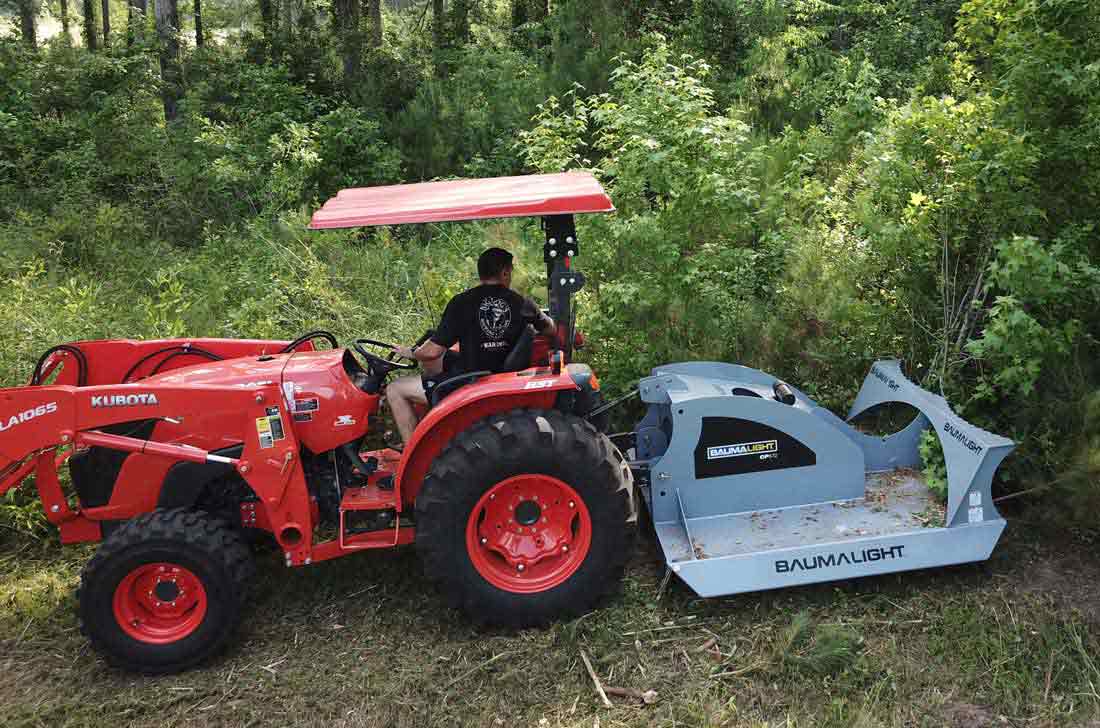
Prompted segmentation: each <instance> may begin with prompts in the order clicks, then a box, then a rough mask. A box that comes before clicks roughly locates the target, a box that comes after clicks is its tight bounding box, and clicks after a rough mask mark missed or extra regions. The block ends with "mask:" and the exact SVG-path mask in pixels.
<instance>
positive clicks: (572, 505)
mask: <svg viewBox="0 0 1100 728" xmlns="http://www.w3.org/2000/svg"><path fill="white" fill-rule="evenodd" d="M569 507H570V508H576V507H577V504H576V503H574V502H573V501H569Z"/></svg>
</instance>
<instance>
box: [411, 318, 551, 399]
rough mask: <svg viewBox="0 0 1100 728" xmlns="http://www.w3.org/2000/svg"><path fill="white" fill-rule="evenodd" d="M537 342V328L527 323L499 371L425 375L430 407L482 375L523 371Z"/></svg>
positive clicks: (425, 388)
mask: <svg viewBox="0 0 1100 728" xmlns="http://www.w3.org/2000/svg"><path fill="white" fill-rule="evenodd" d="M534 344H535V329H534V327H533V326H531V325H527V326H525V327H524V329H523V333H521V334H520V336H519V338H518V339H517V340H516V343H515V344H514V345H513V346H512V349H511V350H510V351H509V352H508V356H507V357H505V359H504V365H503V366H502V367H501V368H500V371H498V372H491V371H488V370H486V371H480V372H465V373H463V374H456V375H454V376H448V375H447V373H446V372H444V373H443V374H439V375H436V376H435V377H424V394H425V395H426V396H427V398H428V409H431V408H432V407H435V406H436V405H437V404H439V403H440V402H441V401H442V400H443V398H444V397H446V396H447V395H448V394H450V393H451V392H454V391H455V390H456V389H459V388H460V387H463V386H465V385H467V384H470V383H471V382H476V381H477V380H478V379H481V378H482V377H487V376H489V375H490V374H503V373H506V372H521V371H523V370H524V369H526V368H527V367H529V366H530V365H531V350H532V349H533V347H534Z"/></svg>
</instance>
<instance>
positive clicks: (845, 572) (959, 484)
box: [635, 361, 1013, 597]
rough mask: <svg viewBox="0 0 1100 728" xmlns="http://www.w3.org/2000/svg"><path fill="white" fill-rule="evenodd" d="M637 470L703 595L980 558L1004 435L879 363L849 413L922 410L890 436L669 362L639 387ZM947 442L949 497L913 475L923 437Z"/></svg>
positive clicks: (749, 373)
mask: <svg viewBox="0 0 1100 728" xmlns="http://www.w3.org/2000/svg"><path fill="white" fill-rule="evenodd" d="M639 390H640V394H641V398H642V401H643V402H646V403H647V404H648V405H649V409H648V410H647V412H646V417H645V418H644V419H643V420H642V422H641V423H639V427H638V431H637V433H636V444H637V447H636V453H635V455H636V460H635V465H636V467H637V468H638V472H639V474H640V475H642V476H643V477H642V478H641V479H640V480H639V482H640V484H641V491H642V494H643V496H644V498H645V501H646V505H647V506H648V508H649V511H650V514H651V515H652V517H653V522H654V524H655V528H656V531H657V537H658V540H659V542H660V544H661V548H662V549H663V551H664V555H665V559H666V560H667V562H668V565H669V568H671V569H672V571H673V573H675V574H676V575H677V576H679V577H680V578H681V579H682V580H683V581H684V582H685V583H687V584H688V585H689V586H690V587H691V588H692V589H694V590H695V591H696V592H697V593H698V594H699V595H700V596H704V597H708V596H718V595H722V594H737V593H740V592H747V591H758V590H763V589H775V588H779V587H786V586H793V585H796V584H810V583H813V582H822V581H832V580H836V579H849V578H854V577H859V576H869V575H872V574H883V573H888V572H893V571H906V570H909V569H922V568H927V567H931V566H943V565H947V564H959V563H965V562H969V561H982V560H984V559H987V558H989V555H990V553H991V552H992V551H993V547H994V546H995V545H996V543H997V539H998V538H999V537H1000V535H1001V532H1002V531H1003V530H1004V526H1005V522H1004V520H1003V519H1002V518H1001V517H1000V514H998V513H997V510H996V508H994V507H993V503H992V502H991V498H990V482H991V479H992V476H993V472H994V471H995V470H996V468H997V465H998V464H999V463H1000V462H1001V460H1002V459H1003V458H1004V457H1005V455H1007V454H1008V453H1009V451H1011V449H1012V446H1013V443H1012V442H1011V441H1009V440H1006V439H1005V438H1003V437H999V436H997V435H994V434H992V433H988V432H985V431H984V430H981V429H979V428H977V427H974V426H973V425H971V424H970V423H968V422H966V421H964V420H962V419H961V418H960V417H959V416H958V415H956V414H955V413H954V412H953V411H951V408H950V407H949V406H948V404H947V402H946V401H944V400H943V398H942V397H939V396H937V395H934V394H932V393H930V392H926V391H925V390H923V389H921V388H920V387H917V386H916V385H915V384H913V383H912V382H910V381H909V380H907V379H906V378H905V377H904V375H903V374H902V373H901V369H900V367H899V365H898V363H897V362H895V361H881V362H876V364H875V366H874V367H873V368H872V370H871V373H870V374H869V375H868V377H867V379H866V381H865V382H864V384H863V388H862V389H861V390H860V393H859V395H858V396H857V398H856V403H855V405H853V407H852V412H851V414H850V415H849V418H850V419H854V418H855V417H857V416H859V415H860V414H861V413H863V412H866V411H868V410H870V409H872V408H874V407H876V406H879V405H882V404H886V403H896V402H900V403H906V404H909V405H912V406H913V407H914V408H916V410H917V411H918V414H917V416H916V418H915V419H914V420H913V421H912V422H911V423H910V424H909V426H907V427H905V428H904V429H902V430H901V431H899V432H897V433H895V434H893V435H889V436H886V437H879V436H874V435H868V434H865V433H862V432H859V431H857V430H856V429H854V428H853V427H852V426H850V425H849V424H848V423H847V422H845V421H843V420H841V419H840V418H838V417H836V416H835V415H833V414H832V413H830V412H829V411H827V410H825V409H823V408H822V407H820V406H819V405H817V404H816V403H815V402H814V401H813V400H811V399H810V398H809V397H807V396H806V395H805V394H803V393H802V392H799V391H798V390H796V389H793V388H791V387H789V385H786V384H784V383H782V382H779V381H778V380H776V379H775V378H774V377H772V376H770V375H768V374H765V373H763V372H760V371H758V370H755V369H749V368H747V367H740V366H735V365H728V364H719V363H712V362H690V363H684V364H672V365H668V366H664V367H659V368H658V369H655V370H654V373H653V375H652V376H650V377H648V378H646V379H643V380H642V381H641V382H640V385H639ZM926 428H931V429H932V430H933V431H934V432H935V433H936V434H937V435H938V436H939V441H940V444H941V446H942V448H943V452H944V459H945V463H946V471H947V480H948V497H947V503H946V506H945V507H944V506H940V505H939V504H938V503H936V502H935V500H934V498H933V496H932V494H931V492H930V491H929V489H928V488H927V486H926V485H925V484H924V482H922V480H921V479H920V476H919V475H918V468H919V467H920V463H921V458H920V453H919V447H918V446H919V442H920V437H921V433H922V431H923V430H925V429H926Z"/></svg>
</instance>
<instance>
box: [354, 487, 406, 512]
mask: <svg viewBox="0 0 1100 728" xmlns="http://www.w3.org/2000/svg"><path fill="white" fill-rule="evenodd" d="M396 507H397V494H396V493H395V492H394V490H393V488H379V487H378V486H377V485H368V486H365V487H362V488H346V489H345V490H344V497H343V498H341V499H340V511H341V512H344V511H387V510H393V509H394V508H396Z"/></svg>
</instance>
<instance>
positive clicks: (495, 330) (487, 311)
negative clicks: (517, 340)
mask: <svg viewBox="0 0 1100 728" xmlns="http://www.w3.org/2000/svg"><path fill="white" fill-rule="evenodd" d="M477 319H478V322H479V323H480V324H481V330H482V331H483V332H484V333H485V336H487V337H488V338H490V339H500V338H503V337H504V334H505V333H506V332H507V331H508V327H509V326H511V324H512V307H511V306H509V305H508V302H507V301H505V300H504V299H503V298H493V297H488V298H484V299H482V301H481V306H480V308H479V309H478V312H477Z"/></svg>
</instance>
